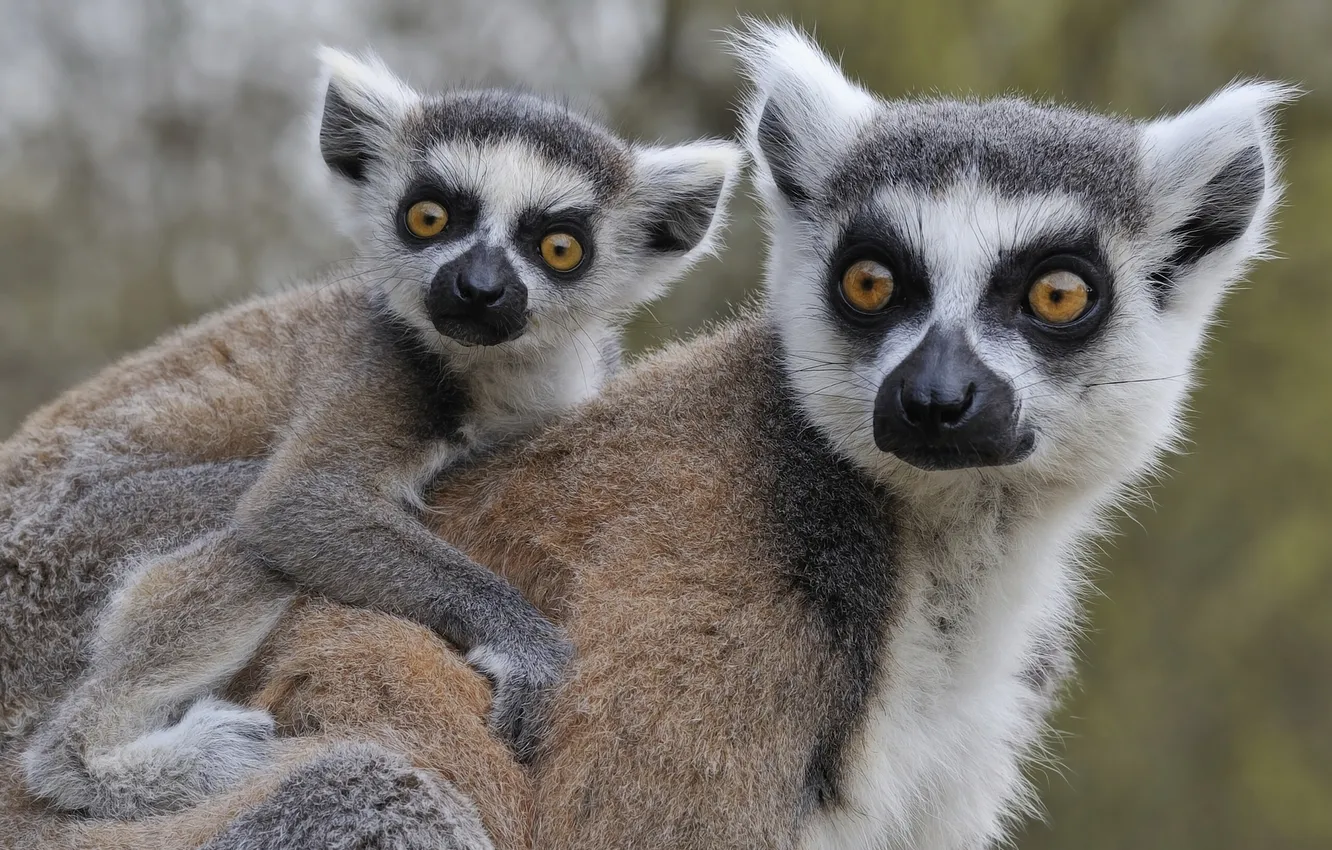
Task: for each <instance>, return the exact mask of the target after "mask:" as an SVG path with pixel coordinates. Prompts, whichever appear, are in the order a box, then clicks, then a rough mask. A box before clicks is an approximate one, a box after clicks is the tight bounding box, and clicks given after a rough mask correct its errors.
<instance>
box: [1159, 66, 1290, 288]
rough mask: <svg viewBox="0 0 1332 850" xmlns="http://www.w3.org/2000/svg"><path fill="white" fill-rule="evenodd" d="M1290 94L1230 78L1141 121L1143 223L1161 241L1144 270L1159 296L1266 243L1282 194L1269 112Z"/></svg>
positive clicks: (1239, 262)
mask: <svg viewBox="0 0 1332 850" xmlns="http://www.w3.org/2000/svg"><path fill="white" fill-rule="evenodd" d="M1298 95H1299V92H1298V90H1296V89H1295V88H1293V87H1291V86H1286V85H1281V84H1277V83H1267V82H1253V83H1243V84H1235V85H1231V86H1228V87H1227V88H1225V89H1222V90H1221V91H1220V92H1217V93H1216V94H1214V95H1213V96H1212V97H1210V98H1209V99H1208V100H1206V101H1204V102H1203V103H1201V104H1199V105H1198V106H1195V107H1193V108H1191V109H1189V110H1187V111H1185V112H1182V113H1180V114H1179V115H1176V116H1173V117H1170V118H1164V119H1161V120H1158V121H1153V122H1151V123H1149V124H1147V125H1146V126H1145V127H1144V132H1143V159H1144V163H1143V164H1144V170H1143V171H1144V177H1145V179H1146V186H1147V193H1148V216H1149V219H1148V227H1149V231H1150V232H1152V233H1156V234H1161V236H1162V238H1163V239H1164V240H1165V241H1166V243H1167V244H1166V245H1165V246H1164V250H1163V251H1162V257H1163V259H1162V261H1161V264H1160V266H1159V267H1158V268H1157V269H1155V270H1154V271H1153V272H1152V274H1151V281H1152V284H1153V286H1154V287H1155V288H1156V293H1157V298H1158V302H1159V303H1162V304H1165V303H1167V302H1169V300H1170V298H1171V296H1172V295H1173V294H1174V292H1175V291H1176V290H1177V289H1178V288H1180V286H1181V285H1182V284H1183V282H1184V280H1185V279H1186V278H1188V277H1190V276H1191V275H1192V274H1193V273H1194V272H1198V271H1206V272H1207V273H1208V274H1207V277H1208V278H1209V279H1212V280H1217V281H1219V282H1220V283H1221V284H1222V285H1224V284H1225V283H1228V282H1230V281H1231V280H1233V279H1234V278H1236V277H1238V276H1239V275H1240V274H1241V273H1242V272H1243V270H1244V267H1245V265H1246V264H1247V263H1248V261H1249V260H1251V259H1254V258H1256V257H1258V256H1260V255H1261V254H1262V253H1263V251H1264V250H1265V249H1266V248H1267V239H1268V236H1267V231H1268V226H1269V224H1270V220H1271V213H1272V210H1273V209H1274V208H1275V206H1276V205H1277V203H1278V202H1279V201H1280V197H1281V181H1280V162H1279V159H1278V157H1277V153H1276V146H1275V137H1276V111H1277V108H1278V107H1280V106H1281V105H1282V104H1284V103H1287V102H1289V101H1291V100H1293V99H1294V98H1295V97H1297V96H1298Z"/></svg>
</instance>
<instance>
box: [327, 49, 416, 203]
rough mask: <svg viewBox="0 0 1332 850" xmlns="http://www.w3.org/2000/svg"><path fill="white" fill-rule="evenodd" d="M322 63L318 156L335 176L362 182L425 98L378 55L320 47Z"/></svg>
mask: <svg viewBox="0 0 1332 850" xmlns="http://www.w3.org/2000/svg"><path fill="white" fill-rule="evenodd" d="M319 60H320V62H321V63H322V65H323V81H324V82H323V90H324V93H323V105H322V108H321V110H320V123H319V152H320V154H322V155H323V157H324V162H325V163H327V164H328V167H329V168H330V169H332V171H333V172H334V173H335V174H338V175H340V176H342V177H344V178H346V179H347V180H350V181H352V182H353V183H360V182H362V181H363V180H365V177H366V171H367V170H368V169H369V168H370V166H371V165H372V164H373V162H374V160H375V159H376V158H377V157H378V156H380V155H381V153H382V152H383V151H384V150H385V149H386V147H387V146H388V144H389V142H390V140H391V139H392V136H393V133H394V130H395V129H396V128H397V127H399V126H400V125H401V123H402V121H403V119H404V118H405V117H406V116H407V114H408V112H409V111H410V110H411V109H412V108H413V107H414V106H415V105H416V104H418V103H419V102H420V100H421V96H420V95H418V94H417V93H416V92H414V91H412V89H411V88H409V87H408V86H407V85H406V84H405V83H404V82H402V80H400V79H398V78H397V77H396V76H394V74H393V72H392V71H390V70H389V69H388V68H387V67H386V66H385V65H384V63H383V62H381V61H380V60H379V59H378V58H377V57H374V56H366V57H365V58H363V59H362V58H357V57H355V56H352V55H350V54H347V53H343V52H342V51H340V50H335V49H333V48H331V47H321V48H320V49H319Z"/></svg>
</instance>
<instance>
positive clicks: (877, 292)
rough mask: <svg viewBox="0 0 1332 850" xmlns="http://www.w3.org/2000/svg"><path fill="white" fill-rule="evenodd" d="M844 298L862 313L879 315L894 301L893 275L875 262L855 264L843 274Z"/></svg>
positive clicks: (882, 265)
mask: <svg viewBox="0 0 1332 850" xmlns="http://www.w3.org/2000/svg"><path fill="white" fill-rule="evenodd" d="M842 297H843V298H845V299H846V303H848V304H850V305H851V306H852V307H854V308H855V309H857V310H859V311H860V312H862V313H877V312H879V311H880V310H882V309H883V308H885V307H887V306H888V302H889V301H891V300H892V299H893V273H892V272H890V271H888V267H887V266H885V265H884V264H883V263H876V262H875V261H874V260H861V261H860V262H858V263H853V264H852V265H851V267H850V268H848V269H847V270H846V272H844V273H843V274H842Z"/></svg>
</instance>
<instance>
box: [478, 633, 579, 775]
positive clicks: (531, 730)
mask: <svg viewBox="0 0 1332 850" xmlns="http://www.w3.org/2000/svg"><path fill="white" fill-rule="evenodd" d="M573 654H574V648H573V644H572V643H570V642H569V640H568V639H567V638H566V637H564V635H563V633H561V632H560V631H559V630H558V629H556V628H555V627H554V626H549V625H548V624H547V627H546V628H544V629H542V630H541V631H540V632H539V633H538V636H537V637H536V638H535V639H528V640H525V641H523V642H521V643H516V642H515V643H506V644H503V645H495V644H489V645H482V646H477V647H474V648H473V649H472V651H471V652H469V653H467V663H468V664H471V665H472V666H473V667H475V668H476V669H477V670H479V671H480V672H481V673H482V674H484V675H485V676H487V677H488V678H489V679H490V680H491V682H492V684H493V686H494V694H495V696H494V705H493V707H492V708H491V712H490V723H491V726H492V727H493V728H494V730H495V733H496V734H497V735H499V737H500V738H501V739H502V740H503V741H504V742H505V743H507V744H508V745H509V746H510V747H511V748H512V749H513V751H514V754H515V755H516V756H517V757H518V760H519V761H521V762H524V763H527V762H530V761H531V760H532V758H533V757H534V756H535V755H536V751H537V747H538V746H539V745H540V743H541V741H542V739H543V738H544V737H545V733H546V726H547V724H548V723H549V721H550V718H549V709H550V703H551V700H552V699H553V698H554V696H555V691H556V689H557V687H558V686H559V684H560V680H561V679H562V678H563V675H564V669H565V667H566V666H567V665H568V663H569V661H570V659H572V658H573Z"/></svg>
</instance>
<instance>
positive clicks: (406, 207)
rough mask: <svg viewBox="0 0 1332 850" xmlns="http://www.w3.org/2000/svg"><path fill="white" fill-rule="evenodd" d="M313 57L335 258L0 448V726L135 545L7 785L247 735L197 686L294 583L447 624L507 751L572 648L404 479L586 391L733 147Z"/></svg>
mask: <svg viewBox="0 0 1332 850" xmlns="http://www.w3.org/2000/svg"><path fill="white" fill-rule="evenodd" d="M324 60H325V66H326V77H327V85H326V87H325V89H324V91H325V93H326V94H325V97H324V98H323V101H322V110H321V121H320V130H319V144H320V149H321V153H322V156H323V159H324V161H325V162H326V163H327V164H328V166H329V168H330V169H331V170H332V172H333V173H334V175H335V176H336V178H338V180H339V181H340V183H341V184H342V185H343V186H344V187H345V188H346V190H347V192H348V193H349V194H350V196H351V197H352V199H354V203H353V204H352V205H350V210H349V213H350V214H349V216H348V220H349V222H350V223H351V225H352V227H353V230H354V231H355V235H356V236H358V237H359V240H360V244H361V245H362V246H363V258H362V262H361V264H360V265H359V266H358V267H356V268H354V269H352V270H350V271H348V272H346V273H345V275H344V276H342V277H340V278H338V279H337V280H333V281H328V282H324V283H322V284H319V285H315V286H308V287H304V288H301V289H297V290H295V291H293V292H289V293H287V294H284V295H280V296H278V297H275V298H267V299H262V300H258V301H255V302H253V303H249V304H246V305H244V306H242V307H239V308H237V309H234V310H231V311H230V312H227V313H224V314H222V315H221V316H218V317H215V318H211V319H208V320H206V321H204V322H203V323H201V324H199V325H197V326H195V327H193V328H190V329H188V330H185V331H183V332H181V333H178V334H176V335H174V336H172V337H170V338H168V339H166V340H165V341H163V342H162V343H160V344H158V345H157V346H156V347H154V348H152V349H150V350H149V351H147V352H146V353H144V354H140V355H138V356H135V357H132V358H130V359H128V360H126V361H124V362H123V363H121V364H119V365H117V366H114V367H112V368H111V369H110V370H108V371H106V372H104V373H103V374H101V375H99V376H97V377H96V378H94V379H93V380H92V381H90V382H89V383H87V384H85V385H84V386H82V387H80V388H79V389H76V390H74V391H73V392H71V393H69V394H67V395H66V396H64V397H63V398H61V399H60V400H58V401H56V402H55V403H54V404H52V405H51V406H49V407H47V408H46V409H44V410H42V411H39V412H38V413H36V414H35V415H34V416H33V417H32V418H31V419H30V420H29V421H28V422H27V423H26V424H25V425H24V427H23V428H22V430H21V431H20V432H19V433H18V434H17V436H15V437H13V438H12V439H11V440H9V441H8V442H7V443H6V444H4V446H3V447H2V448H0V570H3V573H2V575H3V583H2V584H0V623H2V624H3V627H2V628H0V700H2V702H0V706H2V707H3V713H0V719H3V725H0V732H4V733H6V734H10V735H18V734H19V733H20V732H22V731H23V727H24V726H26V725H27V724H28V722H29V718H30V717H31V716H32V714H33V713H34V712H35V711H36V710H37V709H38V708H40V707H41V706H43V705H44V704H46V702H47V700H48V699H49V698H50V697H51V696H52V695H53V694H55V693H56V692H57V689H58V688H59V687H60V686H62V685H63V684H64V683H65V680H66V679H67V678H68V677H70V676H71V675H73V674H74V673H75V671H76V669H77V666H78V660H79V656H78V647H79V640H80V638H82V637H83V636H85V635H86V628H85V627H86V624H87V622H88V620H89V618H90V617H91V616H92V613H93V611H94V610H95V608H96V607H97V606H98V604H99V603H101V602H102V601H103V600H104V599H105V597H106V593H105V588H106V583H107V582H108V581H110V580H112V579H114V578H116V572H117V570H118V567H116V566H115V564H117V563H118V562H123V561H124V560H125V559H126V558H129V559H130V560H133V561H136V562H137V566H136V567H135V571H134V574H133V575H132V576H131V577H130V578H129V579H128V581H127V582H126V584H125V586H124V587H122V588H121V589H120V590H119V591H118V592H117V593H116V594H115V596H114V598H113V600H112V603H111V605H110V608H109V611H108V613H107V614H106V616H105V617H104V618H103V620H102V622H101V625H100V628H99V630H98V632H97V634H96V637H95V639H94V642H93V646H92V661H91V665H90V670H89V672H88V675H87V677H86V680H85V681H83V682H82V683H80V684H79V686H78V687H77V688H76V689H75V690H74V692H73V693H72V694H71V695H70V696H68V697H67V698H65V699H64V700H63V701H62V702H61V704H60V706H59V707H58V709H56V710H55V711H54V713H53V715H52V717H51V718H50V720H49V721H46V722H45V723H44V724H43V727H42V729H41V730H40V731H39V732H38V733H37V734H36V736H35V737H34V738H33V740H32V742H31V744H30V745H29V746H28V747H27V755H26V763H27V775H28V779H29V784H30V786H31V788H32V789H33V791H34V792H35V793H37V794H38V795H39V796H42V797H44V798H47V799H49V800H50V801H52V802H53V803H54V804H56V805H58V806H60V807H62V808H66V809H71V810H81V811H86V812H89V813H92V814H95V815H111V816H137V815H142V814H148V813H151V812H153V811H159V810H166V809H173V808H178V807H181V806H184V805H187V804H188V803H190V802H191V801H193V800H195V799H197V798H199V797H201V796H204V795H206V794H207V793H208V792H210V791H212V790H216V789H219V788H222V787H228V786H230V785H232V784H234V783H236V782H237V781H238V780H239V779H240V778H241V777H243V776H244V775H246V774H247V773H248V772H249V770H250V769H251V768H253V767H255V766H256V765H257V764H259V763H261V762H262V761H263V760H264V759H265V758H266V756H267V754H268V753H269V749H270V747H269V745H268V739H270V738H271V737H272V731H273V730H272V720H271V718H270V717H268V716H267V715H266V714H265V713H263V712H257V711H254V710H247V709H244V708H243V707H241V706H237V705H234V704H231V703H227V702H225V701H223V700H220V699H217V698H215V697H213V696H209V694H210V692H212V691H214V690H215V689H216V688H218V687H219V686H221V685H223V684H225V682H226V681H227V680H228V679H229V678H230V677H231V676H232V675H233V674H234V673H235V672H236V671H237V670H238V669H240V668H241V667H242V666H243V665H244V664H245V663H247V662H248V660H249V659H250V657H251V655H252V653H253V651H254V649H255V648H256V647H258V645H259V644H260V642H261V641H262V640H263V637H264V635H265V634H266V633H267V632H268V630H269V629H270V628H271V627H272V626H273V624H274V623H275V622H276V620H277V618H278V616H279V615H280V613H281V612H282V611H283V610H284V608H285V607H286V605H287V604H288V602H289V601H290V600H291V599H292V597H293V596H294V595H295V593H296V592H297V591H298V590H300V589H305V590H312V591H315V592H317V593H319V594H322V595H324V596H326V597H329V598H332V599H337V600H341V601H344V602H348V603H351V604H355V605H365V606H371V607H374V608H377V609H380V610H383V611H387V612H391V613H394V614H397V615H401V616H404V617H407V618H410V619H412V620H415V621H417V622H420V623H422V624H424V625H426V626H428V627H430V628H432V629H433V630H435V631H436V632H438V633H439V634H440V635H442V636H444V637H445V638H447V639H448V640H450V641H452V642H453V644H454V645H456V646H458V647H459V648H461V649H462V650H463V651H465V652H467V653H468V659H469V661H470V662H471V663H472V664H474V665H475V666H476V667H478V668H479V669H481V670H482V671H484V672H485V673H486V674H487V675H488V676H489V677H490V678H492V679H493V680H494V682H495V702H494V723H495V726H496V728H497V731H498V732H499V733H500V734H501V736H502V737H503V738H505V739H506V740H507V741H509V742H510V743H511V744H513V745H514V746H515V748H516V749H517V750H518V752H519V753H520V754H526V753H527V752H529V751H530V749H531V746H532V742H533V741H534V740H535V738H536V736H537V734H538V731H539V729H538V727H539V721H540V707H541V705H542V702H543V699H544V697H545V696H546V694H547V693H548V690H549V688H550V686H551V685H552V684H553V683H554V682H555V680H556V678H557V677H558V675H559V674H560V672H561V671H562V668H563V665H564V663H565V662H566V661H567V659H568V657H569V655H570V653H571V648H570V647H569V645H568V643H567V641H566V640H565V638H564V637H563V635H562V634H561V633H560V631H559V630H558V629H557V628H556V627H555V626H554V625H552V624H551V623H550V622H549V621H548V620H547V619H546V618H545V617H543V616H542V615H541V614H540V612H539V611H537V609H536V608H534V607H533V606H532V605H531V603H529V602H528V601H527V600H525V599H524V598H523V597H522V596H521V595H520V594H519V593H518V592H517V591H516V590H515V589H514V588H513V587H512V586H510V585H509V584H508V583H507V582H506V581H504V580H503V579H501V578H499V577H498V576H496V575H495V574H494V573H493V572H491V571H490V570H489V569H487V568H485V567H482V566H480V565H478V564H476V563H475V562H473V561H472V560H470V559H469V558H467V557H466V556H465V555H463V554H462V553H461V552H459V551H458V550H457V549H455V548H454V547H453V546H451V545H449V544H448V543H446V542H444V541H443V540H441V539H440V538H438V537H436V536H435V535H432V534H430V533H429V531H428V530H427V529H426V528H425V526H424V525H423V524H422V523H421V521H420V508H421V507H422V502H421V490H422V487H423V485H425V484H426V483H427V482H429V481H431V480H432V479H434V478H435V477H436V476H437V475H438V474H439V473H440V472H441V470H444V469H446V468H447V467H449V466H450V465H452V464H455V463H456V462H457V461H458V460H459V459H460V458H461V457H463V456H465V455H467V454H468V453H471V452H474V451H476V450H477V449H478V448H481V447H486V446H489V445H492V444H495V443H497V442H500V441H503V440H505V439H507V438H510V437H514V436H516V435H520V434H523V433H525V432H527V431H528V430H530V429H531V428H532V427H533V426H534V425H536V424H537V423H539V422H541V421H542V420H544V419H546V418H548V417H549V416H551V415H552V414H554V413H556V412H559V411H562V410H566V409H568V408H569V407H571V406H573V405H575V404H576V403H579V402H582V401H584V400H586V399H587V398H589V397H590V396H592V395H593V394H594V393H595V392H596V390H597V388H598V387H599V386H600V384H601V382H602V380H603V379H604V377H605V376H606V372H607V369H608V367H609V366H610V365H612V360H613V358H614V355H615V353H616V352H617V350H618V339H617V334H618V331H619V324H620V323H621V322H622V321H623V320H624V319H625V318H626V317H627V315H628V313H629V312H630V311H631V310H632V308H634V307H635V306H637V305H639V304H642V303H644V302H645V301H647V300H649V299H651V298H654V297H656V296H658V295H660V294H661V293H662V291H663V290H664V288H665V286H666V285H667V284H668V283H670V282H671V281H672V280H674V279H676V278H678V277H679V276H680V275H682V274H683V273H684V272H685V270H686V269H687V268H688V267H689V266H690V265H691V264H692V262H693V261H694V260H696V259H697V258H698V257H699V256H700V255H702V254H703V253H706V252H707V251H708V250H709V249H710V247H711V246H712V244H713V242H714V241H715V240H714V238H713V237H714V235H715V233H716V230H717V226H718V221H719V219H720V213H719V211H720V210H721V209H722V207H723V206H724V203H725V200H726V197H727V195H728V192H729V190H730V186H731V184H732V182H733V180H732V178H733V177H734V176H735V173H736V171H737V170H738V166H739V161H740V158H741V152H740V150H739V148H738V146H735V145H733V144H731V143H728V142H699V143H694V144H687V145H681V146H676V147H645V146H636V145H630V144H628V143H626V142H624V141H622V140H620V139H619V138H617V137H615V136H614V135H612V134H611V133H610V131H608V130H606V129H604V128H603V127H601V126H599V125H597V124H594V123H592V122H591V121H589V120H587V119H584V118H582V117H580V116H578V115H575V114H573V113H572V112H570V111H569V110H568V109H567V108H566V107H563V106H560V105H556V104H553V103H549V102H546V101H543V100H540V99H537V98H535V97H531V96H527V95H519V94H515V93H512V92H504V91H480V92H456V93H451V94H447V95H444V96H440V97H422V96H421V95H418V94H416V93H415V92H413V91H411V90H410V89H409V88H407V87H406V86H405V85H404V84H402V83H401V82H399V81H398V80H397V79H396V78H394V77H393V76H392V75H391V74H390V73H389V72H388V71H387V70H386V69H385V68H384V67H383V66H382V65H380V64H379V63H377V62H375V61H360V60H356V59H353V58H352V57H349V56H347V55H345V54H341V53H338V52H336V51H331V50H329V51H325V53H324ZM251 481H252V482H253V483H252V484H251V483H250V482H251ZM233 507H234V514H233V512H232V508H233ZM179 572H188V573H192V574H193V579H192V580H194V581H197V582H199V583H200V585H201V586H200V588H199V591H198V593H192V592H190V591H189V590H187V589H185V586H184V585H183V584H181V583H180V582H178V581H177V580H176V578H175V575H176V574H177V573H179ZM71 611H74V612H77V613H76V614H71ZM57 612H58V613H57ZM220 634H225V635H226V639H225V640H223V639H219V635H220Z"/></svg>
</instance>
